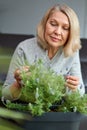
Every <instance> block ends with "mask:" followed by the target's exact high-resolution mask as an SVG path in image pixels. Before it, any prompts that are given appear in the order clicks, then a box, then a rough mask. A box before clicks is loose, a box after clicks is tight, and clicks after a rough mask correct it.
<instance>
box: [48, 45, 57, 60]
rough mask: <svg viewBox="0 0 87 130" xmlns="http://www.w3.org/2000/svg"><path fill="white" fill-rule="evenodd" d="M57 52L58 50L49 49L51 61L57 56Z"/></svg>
mask: <svg viewBox="0 0 87 130" xmlns="http://www.w3.org/2000/svg"><path fill="white" fill-rule="evenodd" d="M57 51H58V48H56V49H55V48H51V47H50V48H48V57H49V59H52V58H53V57H54V56H55V54H56V53H57Z"/></svg>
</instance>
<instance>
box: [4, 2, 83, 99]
mask: <svg viewBox="0 0 87 130" xmlns="http://www.w3.org/2000/svg"><path fill="white" fill-rule="evenodd" d="M80 48H81V45H80V27H79V21H78V17H77V15H76V13H75V12H74V11H73V9H71V8H70V7H69V6H67V5H64V4H63V5H62V4H61V5H60V4H58V5H55V6H53V7H51V8H50V9H48V11H47V12H46V14H45V15H44V16H43V18H42V20H41V21H40V23H39V25H38V27H37V35H36V37H34V38H32V39H27V40H25V41H23V42H21V43H20V44H19V45H18V46H17V48H16V50H15V52H14V54H13V57H12V60H11V63H10V67H9V71H8V75H7V78H6V81H5V83H4V85H3V88H2V96H4V97H5V98H6V99H10V100H16V99H18V98H19V97H20V91H21V87H22V84H21V78H20V72H21V69H20V68H22V70H23V69H24V70H25V71H26V72H27V70H28V69H29V67H28V66H25V59H26V60H27V62H29V63H31V64H32V63H33V62H34V61H35V60H36V59H42V60H43V62H44V65H45V66H46V67H50V68H52V69H53V70H54V71H55V72H56V73H57V74H62V75H66V85H65V87H66V92H67V93H69V92H72V91H77V90H79V92H80V94H81V95H83V94H84V93H85V88H84V84H83V80H82V75H81V67H80V59H79V49H80Z"/></svg>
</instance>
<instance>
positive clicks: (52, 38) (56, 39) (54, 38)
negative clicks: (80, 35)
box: [51, 37, 61, 42]
mask: <svg viewBox="0 0 87 130" xmlns="http://www.w3.org/2000/svg"><path fill="white" fill-rule="evenodd" d="M51 40H52V41H54V42H58V41H61V39H59V38H56V37H51Z"/></svg>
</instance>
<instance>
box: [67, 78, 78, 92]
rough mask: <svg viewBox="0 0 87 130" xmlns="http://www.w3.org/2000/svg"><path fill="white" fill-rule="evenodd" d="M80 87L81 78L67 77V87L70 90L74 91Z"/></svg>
mask: <svg viewBox="0 0 87 130" xmlns="http://www.w3.org/2000/svg"><path fill="white" fill-rule="evenodd" d="M78 85H79V78H78V77H76V76H67V77H66V86H68V87H69V88H71V89H72V90H73V89H77V87H78Z"/></svg>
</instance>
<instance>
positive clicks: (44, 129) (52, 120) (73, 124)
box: [23, 112, 84, 130]
mask: <svg viewBox="0 0 87 130" xmlns="http://www.w3.org/2000/svg"><path fill="white" fill-rule="evenodd" d="M83 117H84V116H83V115H81V114H80V113H74V112H67V113H63V112H48V113H45V114H43V115H42V116H36V117H32V120H30V121H24V124H23V126H24V129H26V130H79V125H80V121H81V119H82V118H83Z"/></svg>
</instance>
